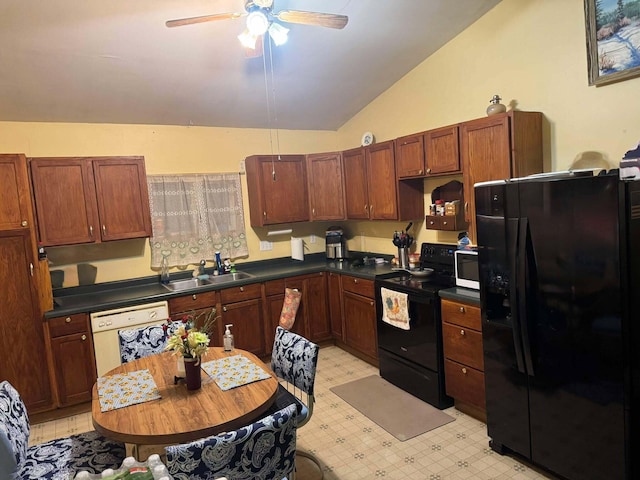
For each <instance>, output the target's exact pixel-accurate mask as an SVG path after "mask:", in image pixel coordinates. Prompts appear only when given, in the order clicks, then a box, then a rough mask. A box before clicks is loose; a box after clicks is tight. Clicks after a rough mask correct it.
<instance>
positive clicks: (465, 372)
mask: <svg viewBox="0 0 640 480" xmlns="http://www.w3.org/2000/svg"><path fill="white" fill-rule="evenodd" d="M462 373H464V374H465V375H466V374H467V369H466V368H464V367H462Z"/></svg>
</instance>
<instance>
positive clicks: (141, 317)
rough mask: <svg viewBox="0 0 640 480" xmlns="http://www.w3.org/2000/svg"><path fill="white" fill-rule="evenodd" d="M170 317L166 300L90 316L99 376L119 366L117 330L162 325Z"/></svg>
mask: <svg viewBox="0 0 640 480" xmlns="http://www.w3.org/2000/svg"><path fill="white" fill-rule="evenodd" d="M167 318H169V304H168V303H167V302H166V301H162V302H154V303H147V304H144V305H134V306H132V307H124V308H116V309H114V310H104V311H102V312H95V313H92V314H91V331H92V332H93V348H94V350H95V355H96V367H97V369H98V376H102V375H104V374H105V373H107V372H108V371H109V370H111V369H113V368H115V367H117V366H118V365H120V346H119V345H120V344H119V342H118V330H124V329H130V328H142V327H149V326H152V325H162V324H163V323H164V322H165V321H166V320H167Z"/></svg>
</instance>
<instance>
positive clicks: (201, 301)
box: [169, 291, 222, 346]
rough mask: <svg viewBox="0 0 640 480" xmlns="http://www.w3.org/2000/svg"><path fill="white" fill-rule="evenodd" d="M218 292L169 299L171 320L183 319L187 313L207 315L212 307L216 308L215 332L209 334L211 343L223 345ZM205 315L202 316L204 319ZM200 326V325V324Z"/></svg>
mask: <svg viewBox="0 0 640 480" xmlns="http://www.w3.org/2000/svg"><path fill="white" fill-rule="evenodd" d="M217 304H218V292H214V291H210V292H202V293H194V294H191V295H183V296H182V297H174V298H170V299H169V315H170V317H171V320H173V321H177V320H181V319H182V317H183V316H185V315H195V316H198V315H200V314H204V315H207V314H209V313H210V312H211V309H212V308H216V309H217V311H216V317H217V320H216V323H215V324H214V326H213V332H211V334H210V336H209V345H212V346H216V345H218V346H219V345H222V327H221V326H220V323H221V322H222V321H221V319H220V318H221V317H220V309H218V305H217ZM204 315H203V316H202V317H200V318H201V319H202V320H203V321H204ZM198 326H200V325H198Z"/></svg>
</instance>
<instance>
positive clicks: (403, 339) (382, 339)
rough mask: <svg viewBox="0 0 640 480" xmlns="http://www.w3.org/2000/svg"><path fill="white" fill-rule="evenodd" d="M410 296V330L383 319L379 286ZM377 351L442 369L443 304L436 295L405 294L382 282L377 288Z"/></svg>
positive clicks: (432, 368)
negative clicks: (441, 313)
mask: <svg viewBox="0 0 640 480" xmlns="http://www.w3.org/2000/svg"><path fill="white" fill-rule="evenodd" d="M381 286H383V287H385V288H388V289H391V290H396V291H400V292H401V293H408V295H409V297H408V299H407V300H408V302H407V305H408V309H409V330H403V329H401V328H398V327H395V326H393V325H390V324H388V323H386V322H384V321H383V320H382V295H381V294H380V287H381ZM376 306H377V308H376V311H377V317H378V321H377V327H378V348H380V349H382V350H384V351H386V352H389V353H392V354H395V355H398V356H400V357H402V358H404V359H405V360H408V361H410V362H413V363H416V364H418V365H420V366H422V367H426V368H428V369H430V370H432V371H434V372H437V371H438V370H439V368H438V366H439V364H440V362H439V357H440V353H439V347H438V345H439V343H440V342H439V338H440V333H439V328H440V304H439V298H438V297H437V296H432V295H430V294H418V293H410V292H402V291H401V290H398V288H397V286H395V288H394V286H392V285H389V284H383V283H380V284H379V285H378V286H377V288H376Z"/></svg>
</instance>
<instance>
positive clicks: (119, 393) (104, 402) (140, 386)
mask: <svg viewBox="0 0 640 480" xmlns="http://www.w3.org/2000/svg"><path fill="white" fill-rule="evenodd" d="M98 397H99V399H100V410H101V411H102V412H108V411H109V410H115V409H116V408H122V407H128V406H129V405H135V404H137V403H143V402H148V401H149V400H156V399H158V398H160V391H159V390H158V386H157V385H156V382H155V381H154V380H153V377H152V376H151V373H149V370H147V369H145V370H137V371H135V372H129V373H117V374H115V375H109V376H107V377H100V378H98Z"/></svg>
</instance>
